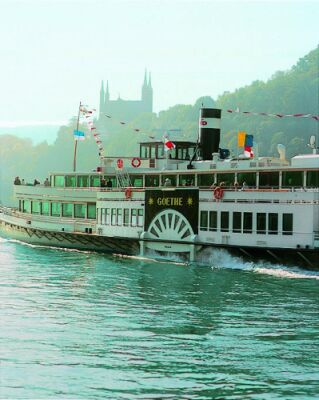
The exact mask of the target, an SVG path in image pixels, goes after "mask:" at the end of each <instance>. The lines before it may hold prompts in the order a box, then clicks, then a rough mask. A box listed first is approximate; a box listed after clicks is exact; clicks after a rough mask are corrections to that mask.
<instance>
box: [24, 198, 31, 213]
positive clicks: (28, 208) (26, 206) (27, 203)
mask: <svg viewBox="0 0 319 400" xmlns="http://www.w3.org/2000/svg"><path fill="white" fill-rule="evenodd" d="M23 212H25V213H31V201H30V200H23Z"/></svg>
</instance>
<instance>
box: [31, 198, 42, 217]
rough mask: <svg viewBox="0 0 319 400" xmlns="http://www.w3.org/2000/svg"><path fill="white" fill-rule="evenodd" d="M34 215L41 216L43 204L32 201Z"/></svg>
mask: <svg viewBox="0 0 319 400" xmlns="http://www.w3.org/2000/svg"><path fill="white" fill-rule="evenodd" d="M31 210H32V214H40V213H41V203H40V202H39V201H32V207H31Z"/></svg>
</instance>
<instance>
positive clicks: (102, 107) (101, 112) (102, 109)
mask: <svg viewBox="0 0 319 400" xmlns="http://www.w3.org/2000/svg"><path fill="white" fill-rule="evenodd" d="M104 103H105V100H104V82H103V81H102V84H101V90H100V108H99V110H100V117H101V115H102V114H103V113H104V112H105V111H104Z"/></svg>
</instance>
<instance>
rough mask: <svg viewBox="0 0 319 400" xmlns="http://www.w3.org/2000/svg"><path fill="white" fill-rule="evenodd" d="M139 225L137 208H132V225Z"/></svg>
mask: <svg viewBox="0 0 319 400" xmlns="http://www.w3.org/2000/svg"><path fill="white" fill-rule="evenodd" d="M136 225H137V209H136V208H132V210H131V226H136Z"/></svg>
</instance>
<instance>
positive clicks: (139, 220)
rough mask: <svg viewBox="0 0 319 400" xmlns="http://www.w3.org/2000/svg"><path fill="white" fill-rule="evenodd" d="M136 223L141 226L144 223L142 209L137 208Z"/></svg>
mask: <svg viewBox="0 0 319 400" xmlns="http://www.w3.org/2000/svg"><path fill="white" fill-rule="evenodd" d="M137 225H138V226H143V225H144V210H143V209H142V208H139V209H138V210H137Z"/></svg>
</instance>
